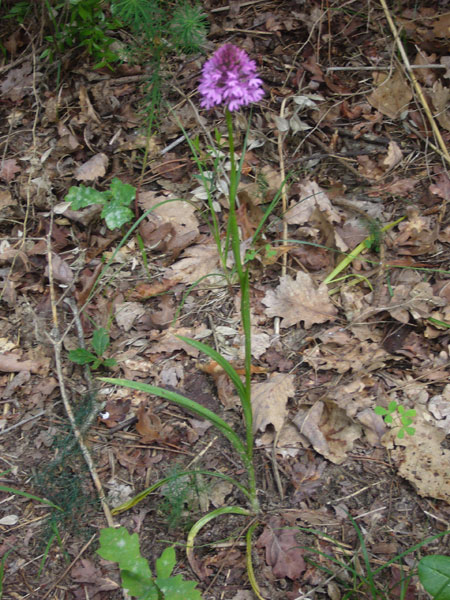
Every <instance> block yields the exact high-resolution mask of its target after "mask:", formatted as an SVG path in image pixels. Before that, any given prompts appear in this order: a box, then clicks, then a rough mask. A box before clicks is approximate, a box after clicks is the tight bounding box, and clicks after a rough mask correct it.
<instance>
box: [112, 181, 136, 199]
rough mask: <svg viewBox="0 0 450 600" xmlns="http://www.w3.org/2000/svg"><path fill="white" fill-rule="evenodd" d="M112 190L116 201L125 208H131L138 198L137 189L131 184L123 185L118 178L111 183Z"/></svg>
mask: <svg viewBox="0 0 450 600" xmlns="http://www.w3.org/2000/svg"><path fill="white" fill-rule="evenodd" d="M110 190H111V194H112V197H113V198H114V200H116V201H117V202H118V203H120V204H122V205H123V206H129V205H130V204H131V202H132V201H133V200H134V199H135V197H136V188H134V187H133V186H132V185H130V184H129V183H123V182H122V181H120V179H117V177H114V179H113V180H112V181H111V185H110Z"/></svg>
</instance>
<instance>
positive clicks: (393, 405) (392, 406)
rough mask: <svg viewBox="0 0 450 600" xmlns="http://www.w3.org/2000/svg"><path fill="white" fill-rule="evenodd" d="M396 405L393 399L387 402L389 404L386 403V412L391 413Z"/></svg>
mask: <svg viewBox="0 0 450 600" xmlns="http://www.w3.org/2000/svg"><path fill="white" fill-rule="evenodd" d="M397 406H398V405H397V402H396V401H395V400H392V402H389V405H388V408H387V409H388V412H389V413H393V412H394V411H395V410H396V409H397Z"/></svg>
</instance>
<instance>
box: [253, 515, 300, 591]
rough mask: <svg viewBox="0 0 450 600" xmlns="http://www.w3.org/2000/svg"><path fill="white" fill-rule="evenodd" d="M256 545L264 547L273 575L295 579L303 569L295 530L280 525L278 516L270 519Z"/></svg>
mask: <svg viewBox="0 0 450 600" xmlns="http://www.w3.org/2000/svg"><path fill="white" fill-rule="evenodd" d="M256 547H257V548H265V555H266V563H267V564H268V565H269V566H270V567H272V571H273V574H274V575H275V577H280V578H281V577H289V579H292V580H295V579H298V578H299V577H300V575H301V574H302V573H303V571H304V570H305V561H304V560H303V553H304V551H303V550H302V549H301V548H299V543H298V542H297V540H296V539H295V530H293V529H288V528H283V527H281V519H279V517H275V518H273V519H271V520H270V522H269V524H268V525H267V526H266V528H265V529H264V531H263V532H262V534H261V536H260V538H259V539H258V541H257V542H256Z"/></svg>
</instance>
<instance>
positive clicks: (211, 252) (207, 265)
mask: <svg viewBox="0 0 450 600" xmlns="http://www.w3.org/2000/svg"><path fill="white" fill-rule="evenodd" d="M218 270H219V255H218V252H217V246H216V245H215V244H207V245H206V244H197V245H196V246H192V247H191V248H186V250H184V252H183V256H182V258H181V259H180V260H179V261H177V262H176V263H174V264H173V265H172V266H171V267H170V268H169V269H168V270H167V274H166V276H167V278H168V279H173V280H175V281H176V282H178V283H187V284H191V283H194V282H196V281H198V280H199V279H200V278H202V277H204V276H205V275H209V274H211V273H217V271H218ZM206 283H207V285H216V284H217V285H223V284H224V279H223V277H217V276H212V277H208V278H207V280H206Z"/></svg>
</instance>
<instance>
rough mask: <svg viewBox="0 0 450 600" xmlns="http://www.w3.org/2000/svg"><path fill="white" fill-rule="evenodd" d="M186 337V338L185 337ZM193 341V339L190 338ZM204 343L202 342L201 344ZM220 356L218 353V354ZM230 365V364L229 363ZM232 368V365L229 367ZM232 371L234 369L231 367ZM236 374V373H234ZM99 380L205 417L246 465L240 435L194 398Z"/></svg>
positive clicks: (145, 385)
mask: <svg viewBox="0 0 450 600" xmlns="http://www.w3.org/2000/svg"><path fill="white" fill-rule="evenodd" d="M186 339H188V338H186ZM190 341H193V340H190ZM197 343H199V342H197ZM202 345H204V344H202ZM219 356H220V355H219ZM230 367H231V365H230ZM231 368H232V367H231ZM233 371H234V369H233ZM236 376H237V373H236ZM99 380H100V381H104V382H105V383H110V384H112V385H119V386H122V387H127V388H131V389H133V390H137V391H139V392H145V393H147V394H153V395H154V396H159V397H160V398H165V399H166V400H170V402H174V403H175V404H178V405H179V406H182V407H183V408H185V409H187V410H189V411H190V412H193V413H194V414H196V415H199V416H200V417H202V418H203V419H207V420H208V421H210V422H211V423H212V424H213V425H214V426H215V427H217V429H219V431H221V433H222V434H223V435H224V436H225V437H226V438H227V440H228V441H229V442H230V443H231V444H232V445H233V447H234V448H235V449H236V450H237V452H238V453H239V454H240V456H241V458H242V459H243V461H244V464H245V465H246V467H247V460H246V451H245V447H244V444H243V443H242V440H241V439H240V437H239V436H238V435H237V434H236V432H235V431H234V429H232V427H231V426H230V425H229V424H228V423H227V422H226V421H224V420H223V419H221V418H220V417H219V416H217V415H216V414H215V413H214V412H212V411H211V410H209V409H208V408H205V407H204V406H202V405H201V404H199V403H198V402H195V401H194V400H190V399H189V398H186V396H182V395H181V394H178V393H176V392H171V391H169V390H165V389H164V388H160V387H157V386H154V385H149V384H148V383H142V382H140V381H130V380H128V379H114V378H110V377H99Z"/></svg>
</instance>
